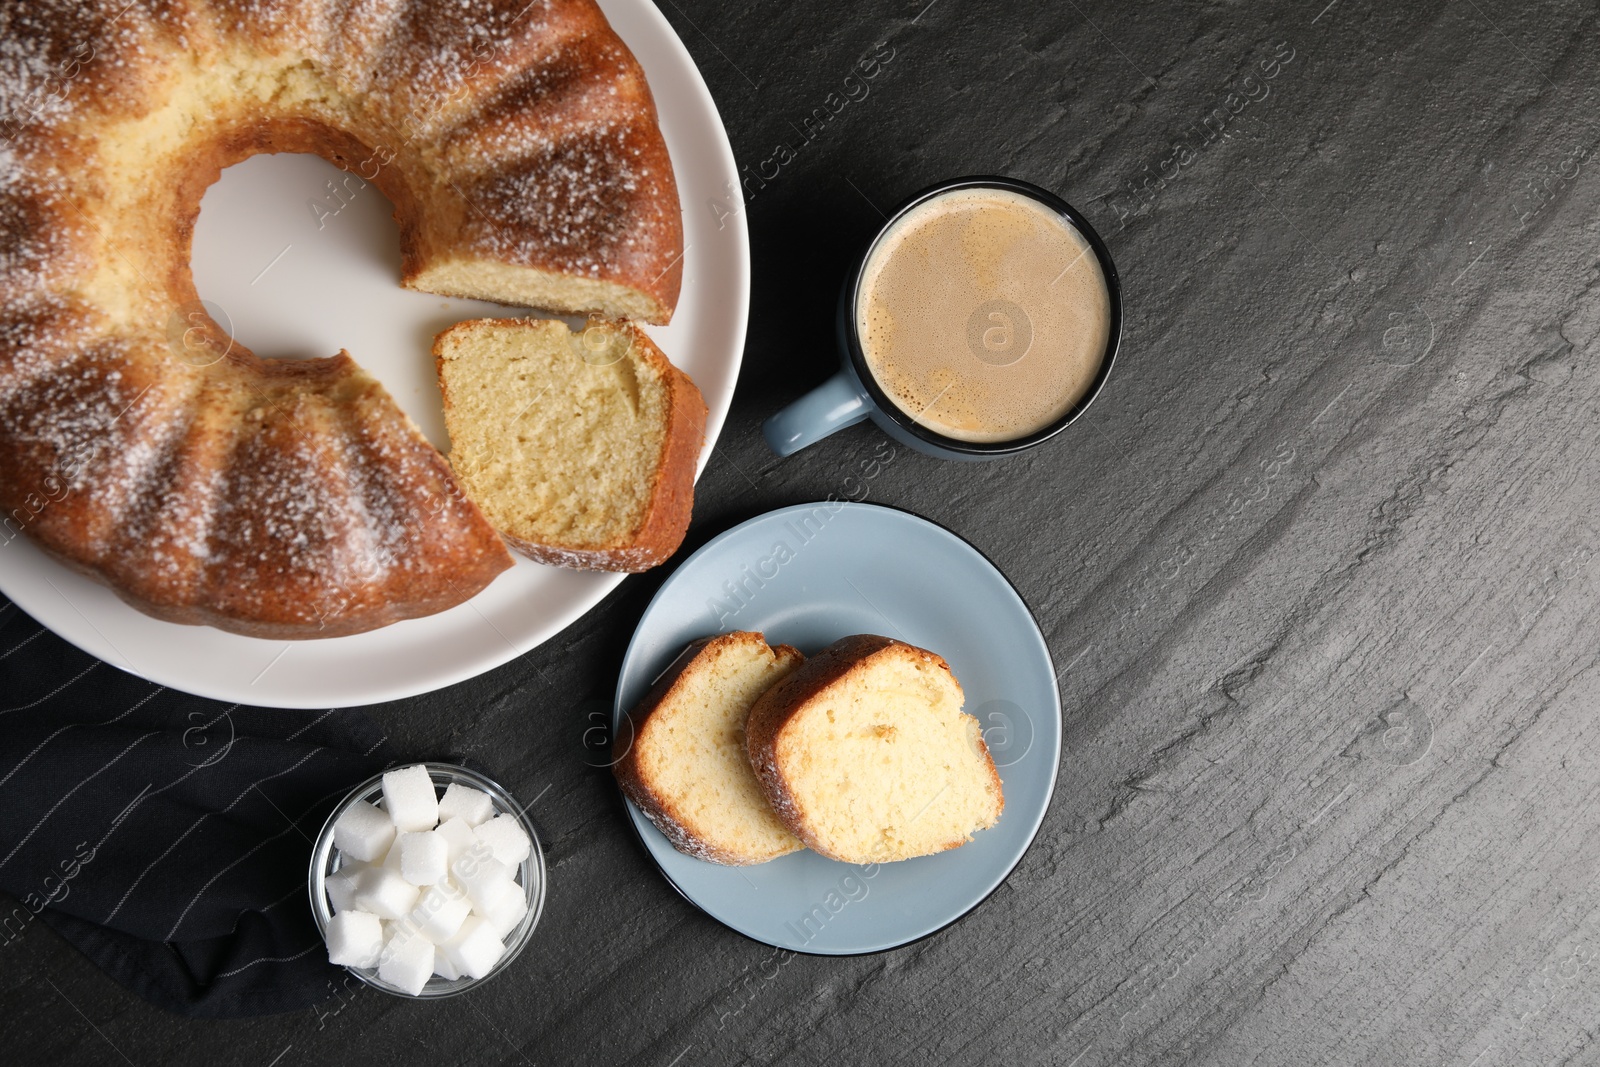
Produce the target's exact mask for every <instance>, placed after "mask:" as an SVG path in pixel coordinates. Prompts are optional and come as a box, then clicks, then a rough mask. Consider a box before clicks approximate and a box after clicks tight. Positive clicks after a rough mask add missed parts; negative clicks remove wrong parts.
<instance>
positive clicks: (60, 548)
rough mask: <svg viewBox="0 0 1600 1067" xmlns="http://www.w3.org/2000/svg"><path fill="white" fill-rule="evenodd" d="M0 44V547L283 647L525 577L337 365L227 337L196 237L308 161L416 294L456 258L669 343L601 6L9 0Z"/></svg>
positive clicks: (4, 1) (637, 100)
mask: <svg viewBox="0 0 1600 1067" xmlns="http://www.w3.org/2000/svg"><path fill="white" fill-rule="evenodd" d="M0 41H4V42H5V48H4V49H0V551H3V550H4V545H5V544H8V543H10V542H11V540H13V539H14V538H15V537H17V536H18V535H20V534H24V533H25V534H27V535H28V536H30V537H32V538H34V539H35V540H36V541H37V543H38V544H40V545H41V546H42V547H43V548H44V549H45V550H46V551H47V552H49V553H50V554H51V555H53V556H54V557H56V558H57V559H59V560H61V561H62V562H64V563H66V564H67V565H68V566H70V567H72V568H74V569H75V570H78V571H79V572H81V573H84V574H87V575H89V576H91V577H93V578H95V579H97V580H99V581H102V582H104V583H106V584H107V585H109V586H110V587H111V588H113V589H114V590H115V591H116V592H117V593H118V595H119V596H121V597H123V599H125V600H127V601H128V602H130V603H132V604H134V605H135V606H137V607H140V608H141V609H143V610H145V611H147V612H149V613H151V614H153V615H156V616H158V617H161V618H164V619H168V620H171V621H175V622H185V623H208V624H210V625H214V626H218V627H221V628H223V629H227V630H232V631H235V632H238V633H243V634H248V635H251V636H259V637H272V638H314V637H330V636H339V635H343V634H350V633H357V632H360V631H363V630H368V629H372V628H374V627H378V626H383V625H387V624H388V623H391V622H394V621H396V620H399V619H404V618H410V617H414V616H419V615H427V614H431V613H433V612H436V611H440V610H442V609H444V608H447V607H450V606H452V605H454V604H457V603H460V602H462V601H464V600H466V599H468V598H469V597H471V596H472V595H474V594H475V593H477V592H478V591H479V590H481V589H482V588H483V587H484V586H485V585H487V584H488V583H489V581H490V580H492V579H493V577H494V576H495V575H496V574H498V573H500V572H501V571H502V570H504V569H506V568H507V567H509V566H510V565H511V557H510V556H509V555H508V554H507V552H506V551H505V547H504V545H503V543H502V542H501V540H500V538H499V536H498V535H497V534H496V532H495V531H494V530H493V529H492V528H491V527H490V526H489V524H488V523H487V521H486V520H485V519H484V517H483V515H482V514H481V513H480V512H479V511H478V509H477V508H476V506H474V505H473V504H472V503H471V502H470V501H469V500H467V499H466V497H465V496H464V495H463V494H462V492H461V490H460V488H459V486H458V485H457V483H456V481H455V479H454V477H453V475H452V474H451V472H450V470H449V467H448V465H447V464H446V463H445V462H444V460H443V459H442V457H441V456H440V455H439V454H438V452H437V451H436V450H434V449H433V448H432V446H431V445H429V444H428V442H427V441H426V440H425V439H424V438H423V437H422V436H421V434H420V433H418V432H417V430H416V428H415V427H414V426H412V425H411V423H410V421H409V420H408V419H407V418H406V417H405V415H404V414H403V413H402V412H401V411H400V410H399V408H398V407H397V406H396V405H395V404H394V402H393V401H392V399H391V398H390V397H389V396H388V394H387V393H386V392H384V390H383V388H382V387H381V386H380V385H379V384H378V383H377V382H376V381H375V380H373V379H372V378H370V377H369V376H367V375H366V374H364V373H363V372H362V371H361V370H360V369H359V367H357V366H356V364H355V363H354V362H352V361H351V360H350V358H349V357H348V356H347V355H345V354H344V353H341V354H340V355H338V356H336V357H333V358H330V359H324V360H312V361H306V362H303V363H279V362H276V361H264V360H261V359H259V358H257V357H256V356H255V355H253V354H252V353H250V352H249V351H248V350H246V349H245V348H243V347H242V346H240V345H239V344H237V342H234V341H232V340H231V339H230V338H228V337H227V335H226V334H225V333H224V332H223V331H222V329H221V328H220V327H218V326H217V324H216V323H214V322H212V321H211V319H210V317H209V316H208V315H207V314H206V313H205V311H204V310H203V309H202V308H201V307H200V305H199V303H198V297H197V294H196V292H195V288H194V284H193V280H192V277H191V274H190V268H189V254H190V238H191V235H192V232H193V226H194V221H195V218H196V217H197V214H198V210H199V202H200V196H201V194H202V193H203V192H204V190H205V188H206V186H207V185H209V184H210V183H211V182H212V181H214V180H215V179H216V177H217V175H218V174H219V172H220V170H221V169H222V168H223V167H225V166H228V165H229V164H231V163H234V162H237V161H239V160H241V159H244V158H246V157H248V156H250V155H253V154H255V153H258V152H278V151H308V152H314V153H317V154H319V155H322V156H324V157H325V158H328V159H330V160H332V161H334V162H335V163H338V164H340V165H341V166H343V167H345V168H346V169H348V170H349V171H350V172H351V173H352V174H353V175H356V176H357V177H358V178H359V179H362V180H368V181H372V182H373V183H375V184H376V185H377V186H378V187H379V188H380V189H381V190H382V191H383V192H384V194H385V195H387V196H388V197H389V198H390V200H391V201H393V203H394V207H395V218H396V220H397V222H398V223H399V226H400V237H401V247H402V251H403V255H404V264H403V272H404V279H405V280H406V281H407V282H416V281H417V280H418V278H419V276H425V275H426V273H427V271H429V270H430V269H432V268H435V267H438V266H439V265H440V264H448V263H450V262H452V261H454V260H459V259H461V258H463V257H464V258H467V259H471V260H474V261H484V262H491V263H501V264H507V265H510V266H512V267H526V268H534V269H537V270H541V271H547V272H552V273H554V274H559V275H562V276H566V277H570V278H576V279H579V280H580V281H581V280H583V279H590V280H593V281H594V282H596V283H601V282H603V283H607V284H611V285H614V286H619V287H631V288H632V289H635V290H638V291H639V292H641V293H644V294H647V295H648V297H649V298H650V299H651V300H652V301H653V313H652V314H650V315H648V316H647V317H650V318H653V319H658V320H660V321H665V320H666V319H667V318H669V317H670V315H671V310H672V305H673V304H674V303H675V301H676V299H677V294H678V287H679V280H680V275H681V244H682V232H681V219H680V217H679V213H678V201H677V192H676V187H675V185H674V184H673V180H672V173H671V166H670V163H669V162H668V160H667V155H666V148H665V144H664V142H663V141H662V140H661V136H660V133H659V130H658V129H657V128H656V124H655V112H654V105H653V102H652V101H651V98H650V94H649V90H648V88H647V87H646V86H645V83H644V78H643V75H642V73H641V71H640V70H639V68H638V65H637V63H636V62H635V61H634V60H633V58H632V56H631V55H630V54H629V53H628V52H627V50H626V48H625V47H624V46H623V45H622V43H621V41H620V40H618V39H617V37H616V36H615V34H613V33H612V32H611V30H610V28H609V26H607V24H606V23H605V20H604V17H603V16H602V15H601V13H600V11H599V9H598V8H597V7H596V6H595V5H594V3H593V2H592V0H543V2H539V0H536V2H534V3H528V2H527V0H474V2H472V3H469V4H462V3H460V2H458V0H405V2H399V0H389V2H385V0H355V2H351V3H344V2H335V0H181V2H177V3H155V2H154V0H133V2H131V3H129V2H127V0H93V2H81V3H80V2H77V0H71V2H69V0H0ZM440 291H446V292H450V293H453V294H457V295H469V296H491V297H492V296H494V295H495V294H494V293H492V292H484V291H477V292H471V293H468V292H464V291H461V290H459V289H452V288H449V287H447V286H446V287H442V288H441V290H440ZM558 310H584V309H583V308H582V307H578V306H574V307H572V308H558ZM683 418H684V420H685V424H686V426H687V425H689V424H690V423H692V422H693V418H694V416H693V412H692V411H686V413H685V414H684V416H683ZM699 419H700V423H699V425H701V426H703V421H704V413H703V408H702V409H701V412H700V414H699ZM686 432H687V431H686ZM694 436H695V447H696V449H697V448H698V444H699V437H698V434H695V435H694ZM675 456H676V453H675ZM691 467H692V460H691ZM691 474H692V471H691ZM669 496H670V494H669ZM680 510H682V511H684V512H686V506H685V505H682V504H681V503H680V502H678V501H677V500H676V498H672V499H670V500H667V501H664V502H663V506H662V514H663V518H662V519H660V520H658V521H657V522H656V523H654V524H649V528H648V529H647V530H646V531H644V533H643V535H642V537H641V542H642V543H643V544H644V545H646V546H649V547H650V548H651V549H652V550H654V549H658V548H659V546H660V545H661V544H663V543H664V541H665V540H666V539H667V535H666V534H664V533H662V532H661V531H662V530H666V529H670V528H671V527H672V526H673V524H674V523H675V522H677V521H678V519H679V511H680Z"/></svg>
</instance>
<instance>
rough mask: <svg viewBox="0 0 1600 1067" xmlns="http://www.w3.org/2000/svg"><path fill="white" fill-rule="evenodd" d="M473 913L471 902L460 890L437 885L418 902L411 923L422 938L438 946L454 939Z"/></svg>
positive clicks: (412, 913)
mask: <svg viewBox="0 0 1600 1067" xmlns="http://www.w3.org/2000/svg"><path fill="white" fill-rule="evenodd" d="M471 911H472V904H471V902H469V901H468V900H467V898H466V897H465V896H464V895H463V894H462V893H461V892H460V891H459V890H457V889H453V888H451V887H450V886H448V885H443V886H439V885H436V886H433V887H432V888H430V889H429V890H428V891H427V892H426V893H423V894H422V899H421V900H419V901H417V906H416V907H415V908H414V909H413V910H412V912H411V921H412V922H414V923H416V924H417V929H418V930H419V931H421V933H422V936H424V937H426V938H427V939H428V940H429V941H432V942H434V943H435V944H437V943H438V942H440V941H448V940H449V939H450V938H452V937H454V936H455V934H456V931H457V930H460V929H461V923H462V922H463V921H464V920H465V919H466V917H467V915H468V913H470V912H471Z"/></svg>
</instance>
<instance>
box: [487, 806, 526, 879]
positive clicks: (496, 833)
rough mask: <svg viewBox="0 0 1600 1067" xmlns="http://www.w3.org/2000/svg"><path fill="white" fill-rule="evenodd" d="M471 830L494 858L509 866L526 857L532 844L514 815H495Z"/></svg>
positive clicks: (513, 865)
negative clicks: (486, 846) (487, 847)
mask: <svg viewBox="0 0 1600 1067" xmlns="http://www.w3.org/2000/svg"><path fill="white" fill-rule="evenodd" d="M472 832H473V833H475V834H477V835H478V840H479V841H482V842H483V843H484V844H486V845H488V846H489V848H490V850H491V851H492V852H493V853H494V858H495V859H497V860H499V861H500V862H501V863H504V864H506V865H507V866H510V867H515V866H516V865H517V864H519V863H521V862H522V861H523V860H525V859H527V858H528V852H529V851H530V849H531V848H532V844H533V843H532V842H531V841H529V840H528V835H527V833H525V832H524V831H523V829H522V827H521V826H520V825H519V824H518V823H517V819H516V816H514V815H496V816H495V817H494V818H492V819H490V820H489V821H488V822H486V823H484V824H483V825H482V826H480V827H478V828H477V829H476V830H474V831H472Z"/></svg>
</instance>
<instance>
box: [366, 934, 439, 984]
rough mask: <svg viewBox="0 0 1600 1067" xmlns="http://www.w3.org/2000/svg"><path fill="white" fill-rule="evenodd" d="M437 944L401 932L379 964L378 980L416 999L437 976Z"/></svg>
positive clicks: (394, 938) (395, 936)
mask: <svg viewBox="0 0 1600 1067" xmlns="http://www.w3.org/2000/svg"><path fill="white" fill-rule="evenodd" d="M434 951H435V950H434V946H433V942H431V941H429V940H428V939H427V938H425V937H421V936H417V935H412V936H409V937H408V936H405V934H403V933H397V934H395V935H394V937H392V938H391V939H390V945H386V946H385V949H384V953H383V959H382V960H381V961H380V962H379V963H378V977H379V978H382V979H383V980H384V981H385V982H388V983H389V984H390V985H392V986H395V987H397V988H399V989H402V990H404V991H405V992H407V993H410V994H411V995H412V996H416V995H417V994H418V993H421V992H422V987H423V986H425V985H427V984H428V979H429V978H431V977H432V976H433V956H434Z"/></svg>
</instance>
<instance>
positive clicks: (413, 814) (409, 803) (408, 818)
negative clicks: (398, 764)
mask: <svg viewBox="0 0 1600 1067" xmlns="http://www.w3.org/2000/svg"><path fill="white" fill-rule="evenodd" d="M383 806H384V809H385V810H387V811H388V813H389V818H390V819H392V820H393V821H394V825H395V828H396V829H398V830H408V831H411V832H417V831H420V830H432V829H433V828H434V826H435V825H436V824H437V823H438V822H439V796H438V794H437V793H435V792H434V791H433V778H432V777H431V776H430V775H429V774H428V768H426V767H424V766H422V765H421V764H420V763H419V764H417V765H416V766H413V767H403V768H401V769H400V770H398V771H389V772H387V773H386V774H384V776H383Z"/></svg>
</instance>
